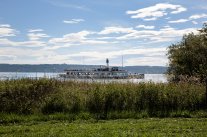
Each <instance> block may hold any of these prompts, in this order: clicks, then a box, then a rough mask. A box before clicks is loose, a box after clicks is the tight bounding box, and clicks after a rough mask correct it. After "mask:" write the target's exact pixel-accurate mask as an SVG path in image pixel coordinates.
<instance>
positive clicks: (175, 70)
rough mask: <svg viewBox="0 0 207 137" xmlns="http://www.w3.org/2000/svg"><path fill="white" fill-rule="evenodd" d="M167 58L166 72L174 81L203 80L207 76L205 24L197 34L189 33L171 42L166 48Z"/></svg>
mask: <svg viewBox="0 0 207 137" xmlns="http://www.w3.org/2000/svg"><path fill="white" fill-rule="evenodd" d="M168 58H169V69H168V73H169V74H173V75H174V76H175V78H174V80H175V81H179V80H185V81H188V82H189V81H193V82H196V81H200V82H204V81H205V79H206V77H207V24H204V25H203V28H202V29H201V30H199V33H198V34H194V33H190V34H188V35H185V36H183V39H182V40H181V41H180V42H178V43H176V44H172V45H171V46H170V47H169V49H168ZM190 77H191V79H190ZM192 77H194V78H193V79H192Z"/></svg>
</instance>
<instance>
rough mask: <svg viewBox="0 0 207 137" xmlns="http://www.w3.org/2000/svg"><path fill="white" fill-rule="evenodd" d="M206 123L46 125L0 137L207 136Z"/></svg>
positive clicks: (2, 130) (9, 130)
mask: <svg viewBox="0 0 207 137" xmlns="http://www.w3.org/2000/svg"><path fill="white" fill-rule="evenodd" d="M206 129H207V119H205V118H202V119H197V118H190V119H188V118H164V119H159V118H147V119H137V120H135V119H125V120H107V121H105V120H101V121H94V120H87V121H83V120H80V121H73V122H72V123H70V122H67V121H47V122H28V123H22V124H8V125H0V136H2V137H11V136H19V137H20V136H21V137H22V136H28V137H33V136H35V137H36V136H38V137H46V136H50V137H51V136H52V137H65V136H67V137H81V136H82V137H130V136H188V137H190V136H194V137H196V136H207V130H206Z"/></svg>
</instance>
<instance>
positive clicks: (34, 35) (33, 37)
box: [27, 33, 50, 41]
mask: <svg viewBox="0 0 207 137" xmlns="http://www.w3.org/2000/svg"><path fill="white" fill-rule="evenodd" d="M27 36H28V37H29V39H30V40H31V41H34V40H39V39H41V38H48V37H50V36H48V35H47V34H44V33H29V34H27Z"/></svg>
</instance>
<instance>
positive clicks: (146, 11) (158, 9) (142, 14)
mask: <svg viewBox="0 0 207 137" xmlns="http://www.w3.org/2000/svg"><path fill="white" fill-rule="evenodd" d="M169 10H171V12H170V11H169ZM186 10H187V9H186V8H184V7H183V6H181V5H173V4H169V3H159V4H156V5H154V6H150V7H147V8H143V9H138V10H135V11H127V12H126V13H127V14H129V15H132V16H131V18H137V19H143V20H145V21H150V20H156V19H158V18H160V17H163V16H166V15H168V14H178V13H181V12H183V11H186Z"/></svg>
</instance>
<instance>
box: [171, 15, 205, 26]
mask: <svg viewBox="0 0 207 137" xmlns="http://www.w3.org/2000/svg"><path fill="white" fill-rule="evenodd" d="M200 18H207V14H194V15H191V16H190V17H189V18H188V19H179V20H174V21H168V23H184V22H188V21H191V20H196V19H200ZM192 23H193V24H198V22H196V21H192Z"/></svg>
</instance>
